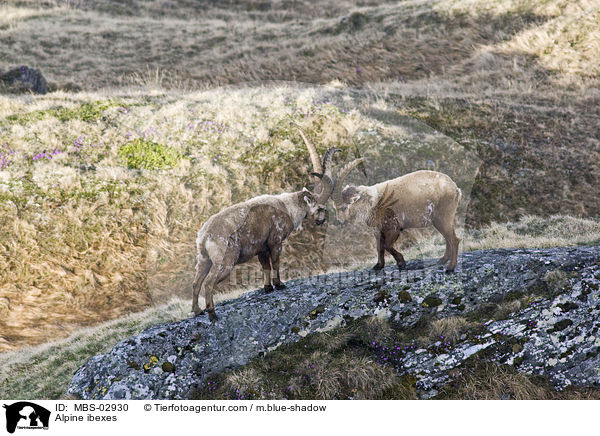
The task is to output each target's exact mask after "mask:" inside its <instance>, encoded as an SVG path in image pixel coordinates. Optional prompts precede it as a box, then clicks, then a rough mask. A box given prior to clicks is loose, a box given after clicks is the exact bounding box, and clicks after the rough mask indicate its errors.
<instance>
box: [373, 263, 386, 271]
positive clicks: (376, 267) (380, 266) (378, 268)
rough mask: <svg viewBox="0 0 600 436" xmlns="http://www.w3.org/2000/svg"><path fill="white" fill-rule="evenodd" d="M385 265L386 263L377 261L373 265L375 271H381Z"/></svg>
mask: <svg viewBox="0 0 600 436" xmlns="http://www.w3.org/2000/svg"><path fill="white" fill-rule="evenodd" d="M384 266H385V265H384V264H383V263H376V264H375V266H374V267H373V271H379V270H380V269H383V267H384Z"/></svg>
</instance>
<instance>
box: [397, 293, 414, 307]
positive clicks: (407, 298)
mask: <svg viewBox="0 0 600 436" xmlns="http://www.w3.org/2000/svg"><path fill="white" fill-rule="evenodd" d="M398 299H399V300H400V301H401V302H402V303H404V304H406V303H410V302H411V301H412V297H411V296H410V294H409V293H408V291H406V290H402V291H400V292H398Z"/></svg>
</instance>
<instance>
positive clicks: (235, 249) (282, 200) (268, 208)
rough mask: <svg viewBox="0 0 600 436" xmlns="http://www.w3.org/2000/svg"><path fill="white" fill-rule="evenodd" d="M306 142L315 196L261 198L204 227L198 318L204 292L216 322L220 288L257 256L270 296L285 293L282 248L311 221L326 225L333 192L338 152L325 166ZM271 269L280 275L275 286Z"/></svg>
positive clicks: (199, 253)
mask: <svg viewBox="0 0 600 436" xmlns="http://www.w3.org/2000/svg"><path fill="white" fill-rule="evenodd" d="M302 136H303V137H304V139H305V141H306V142H307V146H308V148H309V153H310V157H311V161H312V163H313V170H314V172H313V173H312V174H313V176H315V178H316V183H315V187H314V193H313V192H311V191H309V190H308V189H306V188H304V189H303V190H302V191H298V192H292V193H284V194H279V195H261V196H259V197H256V198H253V199H250V200H248V201H245V202H243V203H238V204H235V205H233V206H230V207H228V208H226V209H224V210H222V211H221V212H219V213H217V214H215V215H213V216H211V217H210V218H209V219H208V220H207V221H206V222H205V223H204V225H203V226H202V228H201V229H200V231H198V236H197V238H196V248H197V263H196V275H195V277H194V282H193V286H192V287H193V296H192V310H193V312H194V314H196V315H199V314H201V313H202V311H201V310H200V307H199V306H198V295H199V293H200V291H202V295H203V296H204V299H205V301H206V311H207V312H208V317H209V319H210V320H211V321H216V320H217V316H216V314H215V305H214V301H213V294H214V290H215V286H216V285H217V284H219V283H220V282H222V281H224V280H225V279H226V278H227V277H228V276H229V274H230V273H231V271H232V270H233V267H234V266H235V265H238V264H240V263H243V262H247V261H248V260H250V259H252V258H253V257H254V256H258V260H259V262H260V264H261V266H262V269H263V275H264V289H265V291H266V292H271V291H273V284H274V285H275V288H277V289H283V288H285V285H284V284H283V283H282V282H281V279H280V277H279V255H280V253H281V248H282V243H283V241H284V240H285V239H286V238H287V237H288V236H289V235H290V234H291V233H292V231H294V230H296V229H297V228H298V227H300V225H301V224H302V221H303V220H304V218H306V217H307V216H309V217H311V218H312V219H313V220H314V221H315V223H316V224H322V223H323V222H325V220H326V217H327V210H326V207H325V204H326V203H327V200H328V198H329V196H330V195H331V192H332V190H333V182H332V176H331V168H330V166H331V160H332V157H333V154H334V153H335V152H336V151H337V149H336V148H333V147H332V148H330V149H329V150H327V152H326V153H325V156H324V157H323V161H322V163H321V162H320V161H319V156H318V154H317V152H316V150H315V148H314V147H313V146H312V144H310V143H309V142H308V141H307V139H306V137H305V135H304V134H303V133H302ZM271 269H273V271H274V273H275V274H274V277H273V284H271Z"/></svg>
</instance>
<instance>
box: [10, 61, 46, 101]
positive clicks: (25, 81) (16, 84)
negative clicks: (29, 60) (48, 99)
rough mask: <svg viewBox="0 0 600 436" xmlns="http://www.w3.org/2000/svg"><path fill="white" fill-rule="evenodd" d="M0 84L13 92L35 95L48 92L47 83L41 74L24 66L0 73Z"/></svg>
mask: <svg viewBox="0 0 600 436" xmlns="http://www.w3.org/2000/svg"><path fill="white" fill-rule="evenodd" d="M0 82H4V83H5V84H7V85H9V86H11V89H12V90H13V91H33V92H35V93H37V94H46V93H47V92H48V82H46V78H45V77H44V75H43V74H42V72H41V71H40V70H36V69H35V68H30V67H27V66H25V65H22V66H20V67H16V68H13V69H11V70H8V71H6V72H5V73H1V74H0Z"/></svg>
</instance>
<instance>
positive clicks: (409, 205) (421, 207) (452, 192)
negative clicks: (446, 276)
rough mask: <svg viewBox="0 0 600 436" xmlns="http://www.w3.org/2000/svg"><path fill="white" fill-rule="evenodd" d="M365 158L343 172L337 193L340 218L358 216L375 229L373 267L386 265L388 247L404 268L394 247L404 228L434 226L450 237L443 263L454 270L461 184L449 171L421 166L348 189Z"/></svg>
mask: <svg viewBox="0 0 600 436" xmlns="http://www.w3.org/2000/svg"><path fill="white" fill-rule="evenodd" d="M362 160H363V159H362V158H361V159H355V160H354V161H352V162H350V163H348V164H346V165H345V166H344V167H343V168H342V169H341V170H340V171H339V173H338V176H337V179H336V181H335V188H334V191H333V193H332V198H333V201H334V205H335V209H336V217H337V220H338V221H339V222H340V223H342V224H343V223H345V222H346V221H348V220H352V221H354V222H359V223H364V224H367V225H368V226H370V227H374V228H375V231H376V234H375V237H376V239H377V264H376V265H375V266H374V267H373V269H374V270H379V269H382V268H383V267H384V265H385V260H384V258H385V251H387V252H388V253H390V254H391V255H392V256H393V257H394V259H395V260H396V264H397V265H398V268H400V269H402V268H404V265H405V264H406V262H405V261H404V257H403V256H402V254H401V253H400V252H399V251H398V250H396V249H395V248H394V242H396V240H397V239H398V236H399V235H400V232H401V231H402V230H404V229H408V228H421V227H427V226H429V225H433V226H434V227H435V228H436V229H437V230H438V231H439V232H440V233H441V234H442V236H443V237H444V239H445V240H446V251H445V253H444V256H443V257H442V258H441V259H440V261H439V263H440V264H442V265H445V264H447V266H446V270H447V271H454V268H456V262H457V257H458V243H459V242H460V240H459V239H458V238H457V237H456V232H455V222H454V221H455V215H456V208H457V207H458V203H459V202H460V198H461V195H462V194H461V190H460V189H459V188H458V187H457V186H456V183H454V182H453V181H452V179H451V178H450V177H449V176H447V175H446V174H443V173H439V172H436V171H415V172H413V173H409V174H406V175H404V176H401V177H398V178H396V179H392V180H388V181H385V182H381V183H378V184H376V185H373V186H350V185H347V186H345V187H344V188H342V184H343V182H344V179H345V178H346V176H347V175H348V173H349V172H350V171H351V170H352V169H353V168H354V167H356V166H357V165H358V164H359V163H360V162H362Z"/></svg>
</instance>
